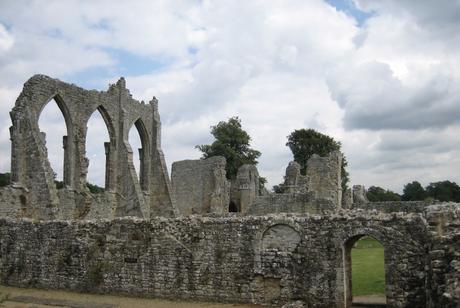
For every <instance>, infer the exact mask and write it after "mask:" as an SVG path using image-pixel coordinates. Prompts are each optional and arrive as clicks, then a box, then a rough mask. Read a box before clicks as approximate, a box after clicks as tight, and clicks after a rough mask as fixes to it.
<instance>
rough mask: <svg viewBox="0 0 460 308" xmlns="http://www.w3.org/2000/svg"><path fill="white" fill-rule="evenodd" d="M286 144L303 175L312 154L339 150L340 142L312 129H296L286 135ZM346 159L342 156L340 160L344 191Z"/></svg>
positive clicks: (320, 154)
mask: <svg viewBox="0 0 460 308" xmlns="http://www.w3.org/2000/svg"><path fill="white" fill-rule="evenodd" d="M287 138H288V142H287V143H286V145H287V146H288V147H289V148H290V149H291V152H292V154H293V155H294V160H295V161H296V162H298V163H299V164H300V174H302V175H305V174H306V171H307V162H308V160H309V159H310V158H311V157H312V156H313V154H318V155H319V156H327V155H328V154H329V153H331V152H333V151H340V150H341V147H342V144H341V143H340V142H339V141H335V140H334V139H333V138H331V137H329V136H327V135H325V134H322V133H320V132H317V131H316V130H314V129H304V128H302V129H296V130H295V131H293V132H292V133H291V134H290V135H289V136H288V137H287ZM347 165H348V162H347V159H346V157H345V156H344V157H343V161H342V190H343V191H345V190H346V189H347V186H348V181H349V177H348V172H347V170H346V167H347Z"/></svg>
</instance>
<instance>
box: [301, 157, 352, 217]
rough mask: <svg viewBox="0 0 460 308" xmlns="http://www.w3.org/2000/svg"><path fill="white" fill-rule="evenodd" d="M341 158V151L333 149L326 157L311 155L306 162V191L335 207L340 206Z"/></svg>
mask: <svg viewBox="0 0 460 308" xmlns="http://www.w3.org/2000/svg"><path fill="white" fill-rule="evenodd" d="M342 159H343V156H342V153H340V152H339V151H334V152H332V153H330V154H329V155H328V156H326V157H320V156H318V155H313V156H312V157H311V158H310V159H309V160H308V162H307V173H306V176H307V179H308V192H311V193H314V194H315V199H318V200H325V201H329V202H332V203H333V204H334V205H335V206H336V207H337V208H340V207H341V206H342V185H341V182H342V178H341V170H342V169H341V168H342Z"/></svg>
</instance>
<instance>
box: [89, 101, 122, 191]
mask: <svg viewBox="0 0 460 308" xmlns="http://www.w3.org/2000/svg"><path fill="white" fill-rule="evenodd" d="M97 113H99V115H100V116H101V118H102V120H103V122H104V124H105V127H106V129H107V136H108V141H105V142H104V143H103V146H104V153H105V163H104V169H105V170H104V187H105V189H106V190H113V189H114V188H115V186H116V185H115V169H116V168H115V161H114V159H115V152H116V135H115V128H114V124H113V120H112V118H111V116H110V115H109V113H108V112H107V110H106V109H105V108H104V106H102V105H99V106H98V107H97V108H96V109H94V111H93V112H92V113H91V116H90V117H89V118H88V120H87V124H86V126H87V130H86V138H85V148H86V152H90V151H91V149H89V148H88V139H90V138H89V136H90V135H89V133H88V129H89V123H90V121H92V119H93V116H94V115H95V114H97ZM91 167H92V165H91V158H90V159H89V166H88V173H87V174H86V182H87V183H89V181H88V178H89V175H90V173H91V169H92V168H91ZM91 184H94V183H91ZM96 184H100V183H96Z"/></svg>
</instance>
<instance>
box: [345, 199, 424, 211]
mask: <svg viewBox="0 0 460 308" xmlns="http://www.w3.org/2000/svg"><path fill="white" fill-rule="evenodd" d="M431 204H433V202H425V201H386V202H366V203H353V205H352V209H363V210H368V211H370V210H376V211H380V212H383V213H393V212H406V213H423V212H424V211H425V210H426V208H427V207H428V206H429V205H431Z"/></svg>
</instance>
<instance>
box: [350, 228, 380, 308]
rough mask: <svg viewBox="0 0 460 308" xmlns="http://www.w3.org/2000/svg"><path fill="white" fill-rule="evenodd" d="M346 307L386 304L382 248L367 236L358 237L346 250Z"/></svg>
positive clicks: (351, 241) (377, 242)
mask: <svg viewBox="0 0 460 308" xmlns="http://www.w3.org/2000/svg"><path fill="white" fill-rule="evenodd" d="M345 250H346V251H345V262H346V265H345V269H346V282H345V283H346V284H347V286H346V288H345V289H346V292H347V294H346V295H347V307H351V306H352V305H370V304H376V305H382V306H384V305H385V304H386V296H385V286H386V284H385V255H384V247H383V245H382V244H381V243H380V242H379V241H378V240H376V239H375V238H373V237H371V236H367V235H364V236H363V235H362V236H357V237H355V238H353V239H351V240H349V241H348V243H347V244H346V247H345Z"/></svg>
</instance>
